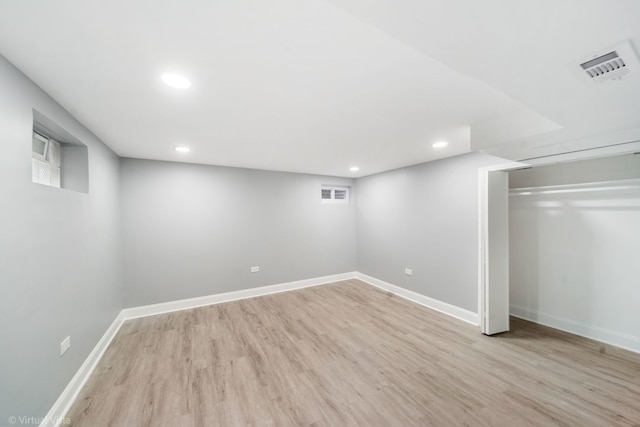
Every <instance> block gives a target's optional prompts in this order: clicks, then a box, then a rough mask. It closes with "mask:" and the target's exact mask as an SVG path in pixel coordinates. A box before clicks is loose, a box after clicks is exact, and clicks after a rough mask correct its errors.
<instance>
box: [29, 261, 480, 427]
mask: <svg viewBox="0 0 640 427" xmlns="http://www.w3.org/2000/svg"><path fill="white" fill-rule="evenodd" d="M351 279H359V280H362V281H363V282H365V283H367V284H369V285H372V286H375V287H377V288H380V289H383V290H385V291H388V292H391V293H393V294H396V295H398V296H400V297H402V298H405V299H407V300H409V301H413V302H415V303H417V304H420V305H423V306H425V307H428V308H431V309H433V310H436V311H439V312H441V313H444V314H448V315H449V316H452V317H455V318H457V319H460V320H464V321H465V322H469V323H471V324H474V325H478V315H477V314H476V313H473V312H471V311H468V310H465V309H463V308H460V307H456V306H454V305H451V304H447V303H445V302H442V301H438V300H436V299H433V298H429V297H427V296H424V295H421V294H418V293H416V292H413V291H410V290H408V289H404V288H401V287H399V286H396V285H392V284H390V283H387V282H384V281H382V280H379V279H376V278H374V277H371V276H368V275H366V274H362V273H359V272H355V271H354V272H349V273H341V274H334V275H331V276H324V277H316V278H312V279H305V280H298V281H295V282H288V283H280V284H277V285H270V286H262V287H259V288H251V289H244V290H241V291H233V292H226V293H223V294H214V295H207V296H203V297H198V298H189V299H183V300H177V301H169V302H163V303H160V304H152V305H145V306H139V307H131V308H125V309H123V310H122V311H121V312H120V314H118V316H117V317H116V318H115V320H114V321H113V323H112V324H111V325H110V326H109V328H108V329H107V331H106V332H105V333H104V335H103V336H102V338H101V339H100V341H98V343H97V344H96V346H95V348H94V349H93V350H92V351H91V353H90V354H89V356H88V357H87V359H86V360H85V361H84V363H83V364H82V366H80V369H78V371H77V372H76V374H75V375H74V376H73V378H72V379H71V381H70V382H69V384H68V385H67V387H66V388H65V389H64V391H63V392H62V394H61V395H60V397H58V400H57V401H56V403H54V405H53V407H52V408H51V410H49V413H48V414H47V415H46V417H45V418H44V419H43V421H42V423H41V424H40V427H54V426H60V425H64V421H65V416H66V414H67V412H68V411H69V408H71V405H72V404H73V402H74V401H75V399H76V398H77V397H78V394H79V393H80V391H81V390H82V387H83V386H84V385H85V383H86V382H87V380H88V379H89V377H90V376H91V374H92V373H93V371H94V369H95V367H96V366H97V364H98V362H99V361H100V359H101V358H102V356H103V355H104V352H105V351H106V349H107V347H108V346H109V344H110V343H111V341H112V340H113V338H114V337H115V335H116V334H117V332H118V331H119V330H120V327H121V326H122V323H123V322H124V321H126V320H129V319H136V318H139V317H146V316H154V315H156V314H162V313H171V312H174V311H180V310H187V309H190V308H196V307H202V306H206V305H212V304H220V303H224V302H230V301H237V300H241V299H246V298H254V297H259V296H264V295H272V294H277V293H280V292H287V291H293V290H296V289H302V288H308V287H311V286H318V285H324V284H328V283H335V282H341V281H344V280H351Z"/></svg>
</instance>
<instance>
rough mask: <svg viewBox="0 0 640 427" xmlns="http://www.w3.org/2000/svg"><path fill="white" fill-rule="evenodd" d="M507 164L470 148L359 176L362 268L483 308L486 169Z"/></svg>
mask: <svg viewBox="0 0 640 427" xmlns="http://www.w3.org/2000/svg"><path fill="white" fill-rule="evenodd" d="M503 163H505V160H504V159H500V158H497V157H493V156H488V155H483V154H478V153H470V154H465V155H462V156H456V157H451V158H448V159H444V160H438V161H434V162H429V163H424V164H421V165H417V166H411V167H406V168H402V169H397V170H394V171H390V172H385V173H381V174H377V175H372V176H369V177H365V178H360V179H358V181H357V184H356V191H357V194H358V204H357V242H358V243H357V247H358V264H357V265H358V271H360V272H361V273H364V274H368V275H370V276H373V277H376V278H378V279H381V280H384V281H386V282H389V283H392V284H394V285H397V286H401V287H403V288H406V289H409V290H411V291H414V292H417V293H419V294H422V295H425V296H428V297H430V298H435V299H437V300H439V301H442V302H446V303H448V304H452V305H455V306H458V307H461V308H464V309H466V310H469V311H472V312H474V313H477V312H478V168H481V167H486V166H491V165H497V164H503ZM405 268H409V269H411V270H412V271H413V275H411V276H409V275H406V274H405V272H404V270H405Z"/></svg>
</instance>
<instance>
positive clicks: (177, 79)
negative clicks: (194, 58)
mask: <svg viewBox="0 0 640 427" xmlns="http://www.w3.org/2000/svg"><path fill="white" fill-rule="evenodd" d="M162 81H163V82H165V83H166V84H167V85H169V86H171V87H175V88H177V89H187V88H189V87H191V82H190V81H189V79H187V78H186V77H184V76H181V75H179V74H172V73H164V74H163V75H162Z"/></svg>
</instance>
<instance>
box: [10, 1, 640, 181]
mask: <svg viewBox="0 0 640 427" xmlns="http://www.w3.org/2000/svg"><path fill="white" fill-rule="evenodd" d="M639 24H640V1H635V0H628V1H622V0H599V1H587V0H554V1H551V0H534V1H523V0H519V1H517V2H514V1H509V0H499V1H498V0H485V1H482V2H479V1H477V0H458V1H452V0H433V1H415V0H393V1H392V0H305V1H296V0H273V1H269V2H255V1H248V0H236V1H233V2H226V1H214V0H181V1H180V2H177V1H162V2H160V1H150V0H147V1H141V0H130V1H121V0H118V1H110V2H105V1H102V0H84V1H81V0H57V1H55V2H54V1H47V0H21V1H12V0H0V54H2V55H4V56H5V57H6V58H7V59H8V60H9V61H11V62H12V63H14V64H15V65H16V66H17V67H18V68H19V69H20V70H22V71H23V72H24V73H25V74H26V75H27V76H29V77H30V78H31V79H32V80H34V81H35V82H36V83H37V84H38V85H40V86H41V87H42V88H43V89H44V90H45V91H47V92H48V93H49V94H50V95H51V96H53V97H54V98H55V99H56V100H57V101H58V102H60V103H61V104H62V105H63V106H64V107H65V108H67V109H68V110H69V111H70V112H71V113H72V114H73V115H74V116H75V117H77V118H78V119H79V120H80V121H81V122H82V123H84V124H85V125H86V126H87V127H88V128H89V129H91V130H92V131H93V132H94V133H95V134H96V135H97V136H98V137H100V138H101V139H102V140H103V141H104V142H105V143H106V144H107V145H109V146H110V147H111V148H112V149H113V150H114V151H115V152H116V153H117V154H119V155H121V156H126V157H138V158H147V159H159V160H176V161H187V162H192V163H205V164H216V165H227V166H240V167H250V168H259V169H270V170H282V171H292V172H306V173H317V174H326V175H336V176H363V175H369V174H372V173H376V172H380V171H384V170H389V169H394V168H397V167H401V166H406V165H411V164H416V163H421V162H425V161H429V160H434V159H437V158H442V157H447V156H452V155H456V154H461V153H465V152H468V151H469V150H470V149H471V148H472V147H473V148H474V149H488V150H489V151H491V152H497V153H498V154H504V155H505V157H510V158H517V157H519V156H524V155H529V154H530V152H534V153H540V152H546V151H544V150H547V151H548V150H549V147H558V146H559V145H558V144H559V143H562V144H570V143H571V141H582V143H583V144H587V143H589V144H601V145H602V144H604V143H605V142H607V141H610V140H611V138H613V137H612V136H611V135H613V134H614V133H615V135H617V137H618V139H620V138H622V139H624V138H626V139H629V138H633V137H634V135H636V130H638V131H639V133H638V135H640V114H638V111H640V74H636V75H630V76H628V77H627V78H625V79H623V80H622V81H620V82H613V83H612V84H605V85H601V86H596V85H592V84H585V83H583V82H582V81H581V80H580V79H579V78H578V77H577V76H576V74H575V73H574V71H575V68H574V67H577V65H575V64H576V63H577V61H578V60H580V59H584V58H586V57H588V56H589V55H590V54H592V53H594V52H597V51H598V50H600V49H603V48H607V47H609V46H611V45H614V44H616V43H618V42H620V41H622V40H625V39H632V41H633V43H634V45H635V46H636V48H637V47H638V46H640V38H639V37H640V25H639ZM572 68H573V70H572ZM166 71H174V72H179V73H182V74H184V75H185V76H187V77H188V78H189V79H191V81H192V83H193V86H192V87H191V88H190V89H188V90H183V91H180V90H176V89H172V88H169V87H167V86H165V85H164V84H163V83H162V82H161V80H160V75H161V74H162V73H163V72H166ZM594 135H595V137H594ZM620 135H623V136H620ZM607 136H608V137H607ZM439 140H447V141H449V146H448V147H447V148H445V149H442V150H435V149H433V148H432V147H431V144H433V143H434V142H436V141H439ZM587 140H588V142H585V141H587ZM594 141H595V142H594ZM603 141H604V142H603ZM178 144H186V145H188V146H190V147H191V148H192V152H191V153H189V154H186V155H185V154H179V153H176V152H174V151H173V150H172V147H173V146H175V145H178ZM540 147H542V148H540ZM562 147H563V148H562V149H565V148H566V147H567V146H562ZM554 149H556V150H557V148H554ZM532 150H533V151H532ZM536 150H542V151H536ZM353 165H357V166H359V167H360V171H359V172H356V173H352V172H350V171H349V167H350V166H353Z"/></svg>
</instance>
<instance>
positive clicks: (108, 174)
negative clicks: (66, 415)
mask: <svg viewBox="0 0 640 427" xmlns="http://www.w3.org/2000/svg"><path fill="white" fill-rule="evenodd" d="M0 94H1V95H0V148H1V149H2V155H0V177H1V179H0V203H1V209H0V236H1V237H0V301H2V310H0V330H1V334H0V336H1V337H2V351H0V425H4V424H6V423H7V422H8V421H7V418H8V417H9V416H10V415H14V416H21V415H22V416H33V417H44V416H45V415H46V413H47V412H48V411H49V409H50V408H51V406H52V405H53V403H54V402H55V400H56V399H57V398H58V396H59V395H60V393H61V392H62V390H63V389H64V387H66V385H67V383H68V382H69V380H70V379H71V378H72V376H73V375H74V374H75V373H76V371H77V370H78V368H79V367H80V365H81V364H82V362H83V361H84V360H85V358H86V357H87V356H88V354H89V352H90V351H91V350H92V349H93V347H94V346H95V345H96V343H97V342H98V340H99V339H100V337H101V336H102V335H103V334H104V332H105V330H106V329H107V327H108V326H109V324H110V323H111V322H112V321H113V320H114V318H115V317H116V315H117V314H118V312H119V311H120V309H121V308H122V301H123V289H122V278H121V272H122V271H121V270H122V268H121V262H120V254H119V250H120V243H121V242H120V238H119V236H120V228H119V217H118V199H119V196H118V167H119V165H118V158H117V156H116V155H115V154H114V153H113V152H112V151H111V150H109V149H108V148H106V146H104V145H103V144H102V143H100V141H98V139H97V138H96V137H95V136H94V135H93V134H91V133H90V132H89V131H88V130H87V129H86V128H85V127H83V126H82V125H81V124H80V123H79V122H78V121H76V120H75V119H74V118H73V117H72V116H71V115H70V114H69V113H67V112H66V111H65V110H64V109H63V108H62V107H60V105H58V104H57V103H56V102H55V101H54V100H53V99H51V98H50V97H49V96H47V95H46V94H45V93H44V92H43V91H42V90H40V89H39V88H38V87H37V86H36V85H34V84H33V83H32V82H31V81H30V80H29V79H27V78H26V77H25V76H24V75H23V74H21V73H20V72H19V71H18V70H17V69H15V68H14V67H13V66H12V65H11V64H10V63H9V62H7V61H6V60H5V59H4V58H3V57H2V56H0ZM32 109H36V110H38V111H39V112H40V113H42V114H43V115H45V116H46V117H48V118H49V119H51V120H52V121H54V122H56V123H57V124H59V125H60V126H61V127H63V128H64V129H66V130H67V131H68V132H69V133H71V134H73V135H74V136H75V137H77V138H78V139H79V140H81V141H82V142H83V143H84V144H86V145H87V146H88V149H89V163H90V171H89V173H90V175H91V177H90V182H91V189H90V192H89V194H83V193H78V192H75V191H69V190H64V189H57V188H52V187H46V186H43V185H38V184H34V183H32V182H31V130H32V120H33V116H32V112H33V110H32ZM67 335H71V349H70V350H69V351H68V352H67V353H66V354H65V355H64V357H60V341H62V340H63V339H64V338H65V337H66V336H67Z"/></svg>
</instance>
